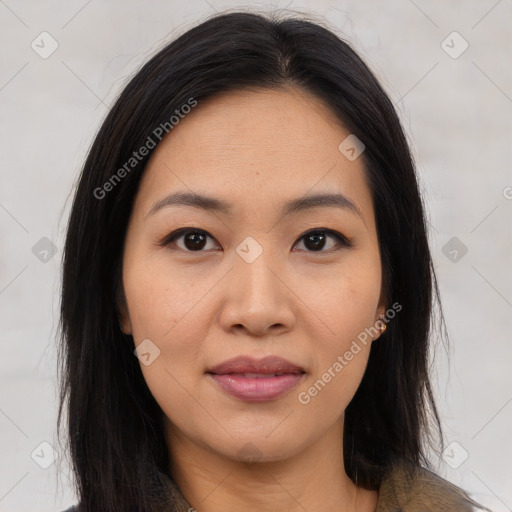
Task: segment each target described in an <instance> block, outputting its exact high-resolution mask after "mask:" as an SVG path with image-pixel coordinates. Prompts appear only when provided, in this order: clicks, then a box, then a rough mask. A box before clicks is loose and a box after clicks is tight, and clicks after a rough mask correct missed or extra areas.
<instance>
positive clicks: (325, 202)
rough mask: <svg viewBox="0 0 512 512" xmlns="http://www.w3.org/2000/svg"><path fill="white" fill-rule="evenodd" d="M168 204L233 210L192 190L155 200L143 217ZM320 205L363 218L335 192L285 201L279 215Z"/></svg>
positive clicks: (348, 200)
mask: <svg viewBox="0 0 512 512" xmlns="http://www.w3.org/2000/svg"><path fill="white" fill-rule="evenodd" d="M169 206H192V207H194V208H200V209H203V210H206V211H212V212H219V213H224V214H231V213H232V210H233V205H232V204H230V203H228V202H226V201H224V200H222V199H218V198H216V197H209V196H205V195H202V194H197V193H193V192H174V193H172V194H169V195H168V196H165V197H164V198H162V199H160V200H158V201H156V202H155V203H154V204H153V206H152V207H151V209H150V210H149V212H148V213H147V214H146V215H145V216H144V217H148V216H149V215H153V214H155V213H156V212H158V211H160V210H162V209H163V208H166V207H169ZM321 207H336V208H341V209H344V210H347V211H350V212H353V213H355V214H356V215H358V216H359V217H361V219H363V215H362V214H361V211H360V209H359V208H358V207H357V205H356V204H355V203H354V202H352V201H351V200H350V199H349V198H348V197H346V196H344V195H343V194H335V193H318V194H310V195H307V196H304V197H299V198H297V199H292V200H290V201H287V202H286V203H285V204H284V206H283V208H282V211H281V215H282V216H285V215H290V214H292V213H298V212H303V211H307V210H311V209H314V208H321ZM363 221H364V219H363Z"/></svg>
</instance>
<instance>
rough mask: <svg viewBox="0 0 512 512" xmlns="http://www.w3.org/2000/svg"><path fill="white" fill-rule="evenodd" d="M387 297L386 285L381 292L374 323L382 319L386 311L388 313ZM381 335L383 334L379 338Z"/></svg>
mask: <svg viewBox="0 0 512 512" xmlns="http://www.w3.org/2000/svg"><path fill="white" fill-rule="evenodd" d="M385 297H386V293H385V290H384V287H383V286H382V287H381V292H380V298H379V305H378V307H377V311H376V312H375V322H374V323H376V322H377V321H378V320H382V318H383V317H384V316H385V313H386V303H385ZM379 325H380V323H379ZM380 336H381V335H379V336H378V337H377V338H379V337H380ZM377 338H376V339H377Z"/></svg>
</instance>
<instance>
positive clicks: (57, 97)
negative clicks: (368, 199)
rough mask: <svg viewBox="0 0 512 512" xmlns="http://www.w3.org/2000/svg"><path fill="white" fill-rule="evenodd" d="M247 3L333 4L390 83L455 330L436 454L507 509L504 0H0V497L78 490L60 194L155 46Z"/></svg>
mask: <svg viewBox="0 0 512 512" xmlns="http://www.w3.org/2000/svg"><path fill="white" fill-rule="evenodd" d="M248 6H251V7H256V8H258V9H259V10H263V11H266V10H273V9H275V8H276V7H279V8H284V7H288V8H289V9H290V10H298V11H305V12H309V13H312V14H313V15H314V16H316V17H317V18H318V19H319V20H322V19H323V20H326V21H327V22H328V23H330V26H331V27H332V28H334V29H335V30H337V31H338V33H339V34H343V35H344V36H345V37H346V38H348V40H349V41H350V42H351V43H352V44H353V45H354V47H355V48H356V50H357V51H358V52H359V53H360V54H361V55H362V56H363V58H364V59H365V60H366V61H367V63H368V64H369V65H370V67H371V68H372V69H373V70H374V71H375V73H376V74H377V76H378V77H379V78H380V80H381V81H382V83H383V85H384V87H385V88H386V90H387V91H388V93H389V94H390V96H391V98H392V99H393V100H394V102H395V104H396V106H397V109H398V111H399V114H400V116H401V119H402V121H403V124H404V127H405V130H406V131H407V134H408V137H409V140H410V143H411V145H412V150H413V152H414V155H415V158H416V161H417V165H418V172H419V176H420V180H421V186H422V192H423V194H424V198H425V202H426V206H427V210H428V211H427V213H428V215H429V220H430V241H431V244H432V252H433V258H434V261H435V266H436V268H437V273H438V278H439V283H440V287H441V292H442V299H443V301H444V308H445V316H446V322H447V327H448V333H449V335H450V338H451V348H450V356H449V357H448V355H447V352H446V350H445V349H444V348H443V346H442V345H439V346H438V348H437V349H436V358H435V361H434V363H435V372H434V380H435V388H436V395H437V397H438V403H439V407H440V409H441V414H442V420H443V426H444V428H445V433H446V439H447V443H456V444H451V445H450V446H449V449H448V451H447V452H446V453H445V454H444V456H443V457H441V458H438V457H435V456H434V462H435V464H436V467H437V468H438V471H439V473H440V474H441V475H442V476H444V477H445V478H447V479H449V480H451V481H453V482H455V483H456V484H458V485H461V486H462V487H464V488H465V489H467V490H468V491H470V492H471V493H472V494H473V496H474V497H475V498H476V499H477V500H480V501H481V502H482V503H484V504H486V505H487V506H489V507H491V508H492V509H493V510H494V511H495V512H502V511H510V510H512V509H511V507H512V491H511V484H510V482H512V442H511V440H510V434H511V428H510V425H511V419H512V403H511V402H512V386H511V382H512V376H511V373H512V372H510V368H511V362H512V357H511V356H512V344H511V343H510V341H511V327H512V326H511V322H510V318H511V309H512V276H511V271H510V262H511V261H512V259H511V255H512V240H511V237H510V234H511V219H512V216H511V208H512V176H511V173H510V164H511V131H512V129H511V119H512V118H511V114H512V99H511V96H512V76H511V65H510V63H511V62H512V59H511V58H510V57H511V40H512V37H511V24H510V20H511V19H512V3H511V0H499V1H496V0H480V1H464V2H463V1H462V0H461V1H454V0H452V1H443V2H441V1H435V2H434V1H421V0H415V1H412V0H395V1H387V2H381V1H378V0H372V1H359V2H356V1H343V0H338V1H327V0H324V1H318V2H300V1H299V0H295V1H293V2H291V3H288V4H287V0H285V1H284V2H279V3H277V2H274V3H273V4H272V3H256V2H252V3H249V2H245V3H235V2H222V1H216V0H209V1H206V0H189V1H188V2H179V3H178V2H175V1H174V2H173V1H167V2H166V1H163V0H160V1H153V2H142V1H124V2H123V3H121V2H114V1H100V0H92V1H88V2H87V1H67V2H64V1H61V2H48V1H46V2H41V1H39V2H37V1H35V0H30V1H29V0H27V1H24V2H16V1H14V0H5V1H4V0H0V34H1V36H0V37H1V38H2V44H1V45H0V54H1V58H2V66H1V69H0V101H1V105H2V115H1V119H0V140H1V158H2V165H1V187H0V229H1V241H2V243H1V266H0V311H1V325H0V327H1V357H0V371H1V387H0V390H1V391H0V393H1V394H0V429H1V439H0V475H1V476H0V510H2V511H35V510H38V511H40V512H45V511H58V510H62V509H63V508H65V507H66V506H68V505H71V504H72V503H74V501H75V498H74V496H73V494H72V490H71V487H70V485H69V480H68V477H67V463H66V454H65V453H64V452H63V450H62V448H61V447H59V446H58V444H57V440H56V437H55V420H56V398H55V397H56V369H55V336H56V326H57V318H58V317H57V312H58V302H59V298H58V292H59V286H60V282H59V279H60V276H59V264H60V258H61V256H62V247H63V237H64V232H65V226H66V221H67V217H68V213H69V208H70V198H71V196H70V193H71V190H72V187H73V185H74V183H75V180H76V177H77V175H78V171H79V169H80V166H81V164H82V162H83V159H84V156H85V154H86V151H87V149H88V147H89V145H90V143H91V142H92V139H93V136H94V134H95V132H96V130H97V129H98V128H99V126H100V123H101V121H102V119H103V118H104V116H105V114H106V113H107V111H108V107H109V106H110V105H111V103H112V100H113V99H114V97H115V96H116V94H117V93H118V92H119V91H120V89H121V88H122V86H123V84H125V83H126V80H127V78H128V77H129V76H130V75H131V74H132V73H133V72H134V71H135V70H136V69H137V68H138V67H139V66H140V65H141V64H142V63H143V62H144V61H145V60H147V58H148V57H149V56H150V55H152V54H153V53H154V52H155V51H156V50H157V49H159V48H161V46H162V45H164V44H165V43H166V42H167V41H169V40H170V39H172V38H174V37H175V36H176V35H178V34H180V33H182V32H183V31H185V30H186V29H188V28H190V27H191V26H192V25H193V24H195V23H196V22H197V21H199V20H202V19H203V18H204V17H205V16H207V15H209V14H212V13H213V12H215V11H224V10H226V9H229V10H234V9H236V8H237V7H244V8H247V7H248ZM454 31H456V32H458V33H459V34H460V37H462V38H463V39H461V38H460V37H459V36H458V35H450V34H452V32H454ZM42 32H48V33H49V34H50V36H48V35H43V36H40V34H41V33H42ZM50 37H51V38H53V39H54V40H55V41H56V43H52V39H50ZM33 41H34V43H33V44H34V47H35V48H34V49H33V48H32V47H31V44H32V42H33ZM443 41H445V43H443ZM464 41H467V43H468V45H469V46H468V48H467V49H466V50H465V51H464V52H463V53H462V54H460V55H456V54H458V53H460V51H461V50H462V49H463V48H464V45H465V43H464ZM52 44H58V48H57V49H56V50H55V52H54V53H52V54H51V55H49V56H47V58H42V57H41V54H42V53H43V54H44V52H48V51H49V50H51V48H52V47H51V45H52ZM36 49H37V51H36ZM447 52H448V53H447ZM449 53H451V54H452V55H449ZM454 56H456V57H457V58H454ZM454 237H455V239H454ZM41 239H43V240H42V241H41ZM46 239H47V240H46ZM50 241H51V244H53V245H54V246H55V254H52V247H53V245H50ZM34 247H35V248H34ZM466 249H467V252H466V253H465V254H464V251H465V250H466ZM45 251H46V252H45ZM42 442H46V443H49V444H50V445H51V446H53V447H54V450H55V454H56V455H57V457H58V459H57V460H58V461H59V462H60V466H58V465H57V463H54V464H51V465H50V466H49V467H48V468H47V469H43V468H42V467H41V465H45V464H50V463H51V461H52V452H51V448H50V447H49V446H48V445H44V444H43V445H41V444H40V443H42ZM34 450H35V451H34ZM31 454H33V457H32V456H31ZM465 457H467V459H466V460H464V459H465ZM451 466H454V467H456V468H452V467H451ZM57 484H58V485H57Z"/></svg>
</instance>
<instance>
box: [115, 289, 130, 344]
mask: <svg viewBox="0 0 512 512" xmlns="http://www.w3.org/2000/svg"><path fill="white" fill-rule="evenodd" d="M116 308H117V316H118V317H119V327H120V329H121V330H122V331H123V332H124V334H128V335H130V334H132V323H131V321H130V315H129V313H128V305H127V303H126V297H125V295H124V290H123V285H122V284H120V285H119V286H118V288H117V297H116Z"/></svg>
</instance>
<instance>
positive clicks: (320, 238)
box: [305, 233, 325, 249]
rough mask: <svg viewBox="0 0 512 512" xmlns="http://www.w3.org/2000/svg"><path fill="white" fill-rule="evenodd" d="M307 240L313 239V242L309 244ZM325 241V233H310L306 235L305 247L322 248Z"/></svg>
mask: <svg viewBox="0 0 512 512" xmlns="http://www.w3.org/2000/svg"><path fill="white" fill-rule="evenodd" d="M308 240H313V244H309V243H308ZM324 242H325V235H324V234H316V233H315V234H312V235H309V236H307V237H306V242H305V244H306V247H307V248H308V249H322V247H323V246H324Z"/></svg>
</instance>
